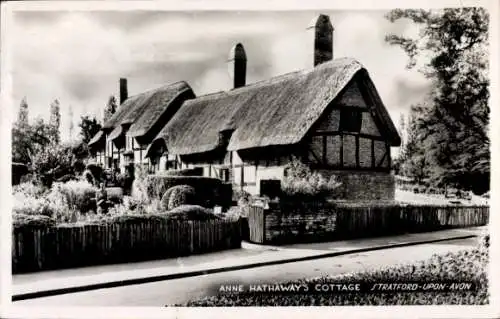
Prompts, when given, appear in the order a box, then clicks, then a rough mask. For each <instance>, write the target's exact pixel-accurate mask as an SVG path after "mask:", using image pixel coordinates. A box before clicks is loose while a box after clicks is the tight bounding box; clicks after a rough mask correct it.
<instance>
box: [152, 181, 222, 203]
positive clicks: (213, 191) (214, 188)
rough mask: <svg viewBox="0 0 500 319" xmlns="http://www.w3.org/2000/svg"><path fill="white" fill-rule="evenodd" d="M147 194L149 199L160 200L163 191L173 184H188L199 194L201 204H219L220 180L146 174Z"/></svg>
mask: <svg viewBox="0 0 500 319" xmlns="http://www.w3.org/2000/svg"><path fill="white" fill-rule="evenodd" d="M145 184H146V189H147V195H148V197H149V198H151V199H159V200H161V198H162V196H163V195H164V194H165V192H166V191H167V190H168V189H169V188H172V187H174V186H178V185H189V186H191V187H193V188H194V189H195V192H196V194H198V195H199V200H200V204H201V206H204V207H213V206H215V205H220V194H221V185H222V181H221V180H220V179H217V178H211V177H203V176H166V175H148V176H147V177H146V180H145Z"/></svg>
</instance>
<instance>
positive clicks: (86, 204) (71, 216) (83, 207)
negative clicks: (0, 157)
mask: <svg viewBox="0 0 500 319" xmlns="http://www.w3.org/2000/svg"><path fill="white" fill-rule="evenodd" d="M95 192H96V189H95V188H94V187H93V186H92V185H90V184H88V183H86V182H77V181H70V182H68V183H54V184H53V187H52V189H51V190H50V191H48V192H45V191H42V190H40V189H39V188H38V187H36V186H27V185H23V186H22V187H18V188H17V189H16V190H15V193H14V206H13V210H12V211H13V213H14V214H19V215H32V216H34V215H43V216H47V217H50V218H53V219H54V220H56V221H57V222H70V221H75V220H76V219H78V214H80V213H85V212H87V211H89V210H95V209H96V208H95V206H96V204H95Z"/></svg>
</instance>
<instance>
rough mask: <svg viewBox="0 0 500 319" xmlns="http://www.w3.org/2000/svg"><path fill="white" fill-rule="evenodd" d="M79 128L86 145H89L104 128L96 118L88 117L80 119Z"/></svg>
mask: <svg viewBox="0 0 500 319" xmlns="http://www.w3.org/2000/svg"><path fill="white" fill-rule="evenodd" d="M78 126H79V127H80V136H81V137H82V140H83V142H84V143H85V144H88V143H89V142H90V140H91V139H92V138H93V137H94V135H96V134H97V133H98V132H99V131H100V130H101V128H102V127H101V124H100V123H99V122H98V121H97V119H96V118H95V116H93V117H90V116H88V115H86V116H81V117H80V124H79V125H78Z"/></svg>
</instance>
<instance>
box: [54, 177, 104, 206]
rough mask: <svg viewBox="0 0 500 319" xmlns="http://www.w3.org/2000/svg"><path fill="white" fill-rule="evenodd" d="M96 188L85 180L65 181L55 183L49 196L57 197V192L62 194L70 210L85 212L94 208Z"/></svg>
mask: <svg viewBox="0 0 500 319" xmlns="http://www.w3.org/2000/svg"><path fill="white" fill-rule="evenodd" d="M96 191H97V189H96V188H95V187H94V186H93V185H92V184H89V183H87V182H82V181H69V182H67V183H55V184H54V186H53V188H52V190H51V192H50V193H49V196H51V194H53V196H55V197H57V196H58V193H60V194H61V195H62V196H64V198H65V200H66V204H67V206H68V208H69V209H70V210H74V211H78V212H80V213H86V212H87V211H89V210H95V209H96V206H95V198H96Z"/></svg>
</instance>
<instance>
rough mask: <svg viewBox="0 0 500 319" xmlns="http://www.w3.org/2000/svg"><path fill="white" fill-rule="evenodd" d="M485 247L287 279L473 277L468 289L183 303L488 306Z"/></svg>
mask: <svg viewBox="0 0 500 319" xmlns="http://www.w3.org/2000/svg"><path fill="white" fill-rule="evenodd" d="M487 269H488V250H487V249H485V248H484V247H479V248H476V249H469V250H463V251H460V252H457V253H448V254H445V255H434V256H433V257H432V258H430V259H429V260H426V261H422V262H420V263H417V264H413V265H412V264H410V265H405V266H395V267H388V268H385V269H379V270H374V271H366V272H360V273H353V274H345V275H340V276H335V277H329V276H326V277H319V278H311V279H302V280H297V281H294V282H287V283H284V285H288V284H295V285H301V284H313V285H314V284H323V283H324V284H330V283H342V284H348V283H371V284H373V283H377V282H404V281H408V282H432V281H434V282H436V281H440V282H447V281H453V282H457V281H459V282H473V283H475V284H476V285H477V286H478V289H477V290H472V291H465V290H464V291H460V290H457V291H453V292H440V291H424V292H394V293H360V292H357V293H340V294H319V295H313V294H280V293H266V294H258V293H255V292H253V293H247V292H243V293H234V294H221V295H216V296H210V297H205V298H201V299H198V300H193V301H189V302H188V303H186V304H184V305H182V306H189V307H214V306H219V307H228V306H237V307H240V306H257V307H263V306H346V305H355V306H362V305H373V306H383V305H445V304H446V305H487V304H488V303H489V292H488V274H487Z"/></svg>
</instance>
